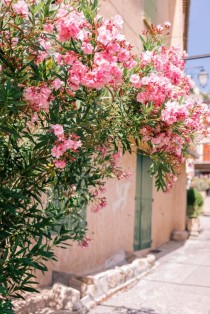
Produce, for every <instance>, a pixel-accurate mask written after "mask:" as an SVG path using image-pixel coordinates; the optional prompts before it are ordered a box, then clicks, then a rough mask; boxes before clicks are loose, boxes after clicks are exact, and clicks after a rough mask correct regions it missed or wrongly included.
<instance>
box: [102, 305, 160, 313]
mask: <svg viewBox="0 0 210 314" xmlns="http://www.w3.org/2000/svg"><path fill="white" fill-rule="evenodd" d="M99 307H101V306H99ZM99 307H98V308H99ZM102 308H103V314H110V313H112V314H115V313H116V314H159V313H157V312H156V311H154V310H153V309H152V308H145V307H142V308H141V309H138V310H137V309H131V308H128V307H125V306H112V305H103V306H102ZM99 313H102V312H101V311H100V312H99Z"/></svg>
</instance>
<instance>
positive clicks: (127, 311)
mask: <svg viewBox="0 0 210 314" xmlns="http://www.w3.org/2000/svg"><path fill="white" fill-rule="evenodd" d="M206 207H210V197H208V199H207V202H206ZM206 211H207V212H208V211H209V212H210V208H206ZM201 227H202V231H201V233H200V235H199V236H198V237H196V238H191V239H188V240H187V241H186V242H185V243H184V242H183V243H178V242H169V243H167V244H165V245H163V246H161V247H160V249H161V252H159V253H158V254H156V256H157V258H158V260H157V267H156V268H155V269H153V270H152V271H151V272H150V274H148V275H147V276H145V277H144V278H143V279H141V280H140V281H139V283H138V284H137V285H136V286H134V287H133V288H131V289H128V290H127V291H123V292H120V293H118V294H117V295H114V296H113V297H112V298H110V299H109V300H107V301H106V302H104V303H103V304H101V305H98V306H97V307H96V308H94V309H92V310H90V312H89V314H112V313H113V314H116V313H118V314H210V216H202V217H201ZM160 232H161V231H160Z"/></svg>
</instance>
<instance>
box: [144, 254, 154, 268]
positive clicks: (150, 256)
mask: <svg viewBox="0 0 210 314" xmlns="http://www.w3.org/2000/svg"><path fill="white" fill-rule="evenodd" d="M146 259H147V262H148V263H149V264H150V266H153V265H154V264H155V260H156V257H155V255H153V254H148V255H147V257H146Z"/></svg>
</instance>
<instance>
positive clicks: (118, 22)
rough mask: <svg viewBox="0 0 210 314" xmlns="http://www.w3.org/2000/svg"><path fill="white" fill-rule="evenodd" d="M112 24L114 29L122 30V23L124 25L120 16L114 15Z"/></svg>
mask: <svg viewBox="0 0 210 314" xmlns="http://www.w3.org/2000/svg"><path fill="white" fill-rule="evenodd" d="M113 23H114V25H115V26H116V27H118V28H122V27H123V23H124V21H123V18H122V16H120V15H115V16H114V17H113Z"/></svg>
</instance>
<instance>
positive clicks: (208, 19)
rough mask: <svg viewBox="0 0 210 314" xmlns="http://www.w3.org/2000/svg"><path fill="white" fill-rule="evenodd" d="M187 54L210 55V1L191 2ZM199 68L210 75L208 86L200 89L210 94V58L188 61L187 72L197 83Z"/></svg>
mask: <svg viewBox="0 0 210 314" xmlns="http://www.w3.org/2000/svg"><path fill="white" fill-rule="evenodd" d="M187 53H188V55H189V56H192V55H198V54H206V53H209V54H210V0H191V6H190V16H189V32H188V48H187ZM199 67H204V69H205V71H206V72H208V73H209V79H208V84H207V86H206V87H205V88H202V87H200V89H201V91H203V92H207V93H210V58H205V59H197V60H189V61H187V63H186V67H185V71H186V73H187V74H189V75H191V77H192V78H193V79H194V80H195V81H197V75H198V73H199V71H200V68H199ZM197 85H199V83H198V81H197Z"/></svg>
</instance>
